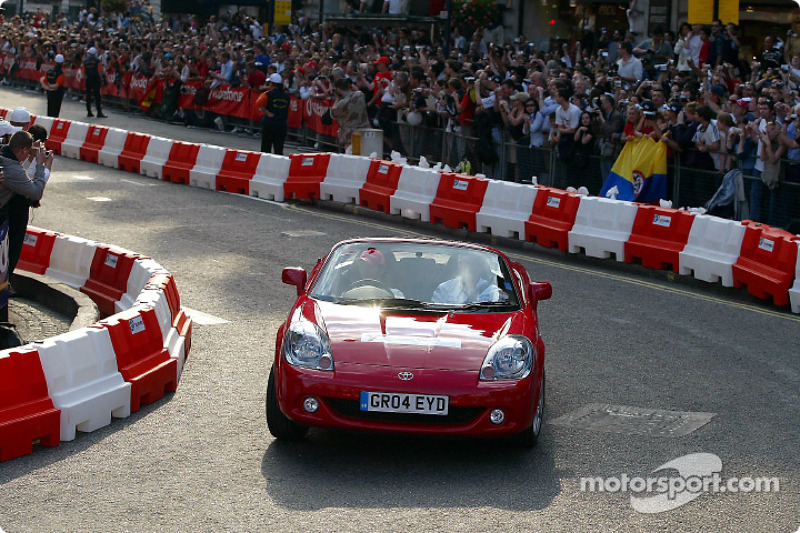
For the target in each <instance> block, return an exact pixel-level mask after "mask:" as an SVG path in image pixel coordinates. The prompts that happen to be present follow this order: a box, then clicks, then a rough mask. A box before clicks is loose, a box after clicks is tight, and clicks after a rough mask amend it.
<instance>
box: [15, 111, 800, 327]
mask: <svg viewBox="0 0 800 533" xmlns="http://www.w3.org/2000/svg"><path fill="white" fill-rule="evenodd" d="M2 111H4V110H3V109H2V108H0V112H2ZM36 120H37V122H41V123H42V124H50V126H51V127H50V137H49V139H48V146H49V147H50V148H51V149H55V150H56V151H57V152H58V150H60V148H61V144H62V142H64V141H65V140H67V138H68V137H69V138H70V139H71V138H72V136H75V135H77V134H78V133H79V131H78V130H77V129H76V130H75V131H73V132H72V134H70V133H69V132H70V129H71V128H72V127H74V126H73V124H80V123H70V122H69V121H65V120H60V119H55V120H53V119H49V118H48V117H37V118H36ZM80 127H81V126H78V129H79V128H80ZM92 131H93V130H92ZM91 134H92V133H91V131H90V132H89V135H91ZM123 135H124V136H125V140H124V142H123V141H122V136H123ZM151 139H152V138H151V137H150V136H147V135H143V134H138V133H128V132H124V131H123V130H114V129H113V128H112V129H109V130H108V132H107V133H106V137H105V141H104V144H103V148H102V150H100V151H99V154H98V161H99V162H100V163H101V164H107V165H109V166H116V167H117V168H120V169H121V170H130V171H133V172H139V170H140V165H139V161H140V160H141V159H143V158H144V157H145V156H146V155H147V153H148V145H149V143H151V142H152V141H151ZM87 142H88V141H87ZM167 142H168V143H172V144H170V147H171V148H170V150H169V151H168V152H167V151H166V150H158V152H159V155H158V161H159V162H157V163H154V166H153V172H155V173H156V175H158V174H157V173H158V172H161V177H162V178H163V179H165V180H168V181H173V182H176V183H187V182H188V183H189V184H190V185H193V186H196V187H202V188H206V189H212V190H214V189H222V190H227V191H228V192H238V193H240V194H249V195H250V196H253V197H258V198H264V199H268V200H274V201H278V202H282V201H284V200H286V199H293V198H294V199H315V198H323V199H328V200H334V201H341V202H346V203H357V204H359V205H362V204H366V205H364V207H367V208H370V209H379V210H382V211H384V212H387V211H388V212H391V213H392V214H395V215H400V216H402V217H404V218H409V219H417V220H421V221H423V222H429V221H430V220H431V219H432V218H433V220H434V221H436V222H441V223H443V224H445V225H446V226H450V227H455V228H467V229H468V230H470V231H476V230H480V231H483V232H487V231H489V232H491V233H493V234H495V235H500V236H507V237H509V238H518V239H520V240H523V239H524V240H529V241H535V242H538V243H539V244H541V245H543V246H557V247H558V248H559V249H561V250H567V249H568V250H569V251H570V252H571V253H577V252H579V251H583V252H584V253H585V254H586V255H588V256H591V257H600V258H608V257H610V256H611V255H612V254H613V255H614V256H615V257H616V259H617V260H619V261H623V260H624V261H627V262H633V261H635V260H637V259H638V260H641V263H642V265H643V266H645V267H647V268H657V269H662V268H667V267H669V268H671V269H672V270H673V271H675V272H679V271H680V272H681V273H682V274H684V275H688V274H694V276H695V277H696V278H697V279H701V280H705V281H710V282H713V281H715V280H719V281H721V282H722V284H723V285H725V286H727V285H730V284H731V283H734V284H735V285H736V286H744V285H747V286H748V290H751V291H754V293H755V294H757V295H761V297H766V296H773V297H774V300H775V303H776V304H777V305H785V303H787V302H788V301H789V299H791V302H792V311H793V312H796V313H800V271H798V267H796V266H795V267H792V268H789V267H788V266H787V264H786V263H787V257H789V259H791V257H796V255H797V253H796V250H795V251H794V254H792V253H791V250H794V248H793V247H791V246H788V247H787V246H783V242H784V241H785V240H787V239H788V240H790V241H791V240H792V239H794V238H795V237H794V236H789V237H787V235H788V234H786V235H783V236H782V237H781V239H780V242H778V244H779V248H781V250H783V251H782V252H781V253H778V254H767V255H765V256H761V257H758V258H753V257H749V256H750V255H758V254H751V253H750V252H753V249H752V246H749V247H747V248H746V247H745V246H744V245H742V247H741V250H740V251H739V250H737V246H738V244H739V234H740V232H741V231H742V230H741V228H739V224H738V223H736V222H730V221H722V220H721V219H716V218H714V217H701V218H698V217H695V215H694V214H693V213H689V212H686V211H678V210H675V209H667V208H661V207H655V206H649V205H641V204H635V203H629V202H621V201H616V200H609V199H605V198H595V197H585V196H584V197H580V196H576V195H574V194H571V193H568V192H566V191H559V190H557V189H551V188H546V187H535V188H534V187H532V186H524V185H517V184H511V183H505V182H496V181H491V180H485V179H482V178H480V177H473V176H465V175H458V174H453V173H441V172H436V171H434V170H431V169H424V168H419V167H412V166H400V165H397V164H396V163H391V162H385V161H372V160H370V159H369V158H364V157H356V156H346V155H339V154H329V153H312V154H293V155H291V156H290V157H284V156H277V155H272V154H260V156H257V155H253V158H255V157H259V159H258V162H257V164H255V165H253V161H251V160H249V158H250V155H249V154H251V153H249V152H242V151H236V150H231V151H228V150H226V149H225V148H221V147H216V146H210V145H205V144H201V145H198V144H193V143H183V142H172V141H167ZM68 146H69V143H68ZM71 150H72V149H71V148H69V147H68V148H67V151H68V152H70V151H71ZM117 151H119V154H118V155H117ZM162 152H163V153H162ZM153 153H155V149H154V150H153ZM106 154H110V155H106ZM228 154H234V155H228ZM242 154H248V155H245V156H242ZM253 154H255V153H253ZM237 155H238V156H239V157H242V158H243V159H244V160H245V161H246V162H244V161H243V162H241V163H243V165H244V166H243V168H241V169H240V168H238V167H239V166H242V165H240V164H238V163H240V162H233V163H237V164H232V162H231V161H228V164H227V166H226V165H225V164H224V163H225V160H226V157H227V158H228V159H230V158H231V157H233V158H236V156H237ZM115 159H116V161H114V160H115ZM161 159H164V161H163V163H160V161H161ZM159 163H160V165H161V166H160V167H159V168H158V169H157V168H156V167H158V166H159ZM381 165H384V166H385V168H386V170H387V172H386V173H385V176H384V175H381V176H378V174H379V173H378V172H377V171H378V170H379V169H380V168H381ZM244 167H246V168H244ZM253 167H255V170H254V171H253ZM390 168H391V170H392V172H389V169H390ZM143 171H145V172H150V171H149V170H148V165H147V164H145V165H144V168H143ZM251 171H253V172H252V175H251ZM398 172H399V175H398ZM227 174H230V175H227ZM370 176H372V179H370ZM378 178H381V179H378ZM383 178H385V179H383ZM373 182H374V183H373ZM378 182H380V183H378ZM372 189H375V190H374V191H373V190H372ZM511 189H513V191H512V190H511ZM501 191H502V192H501ZM543 191H546V192H543ZM362 196H364V198H362ZM387 197H388V210H387V207H386V205H385V202H386V198H387ZM531 197H533V200H532V203H533V208H532V210H531V212H530V215H529V217H528V218H527V220H525V221H524V230H523V231H520V222H521V218H522V214H524V213H525V211H526V210H527V205H528V203H529V202H531ZM540 204H541V205H540ZM695 222H696V224H695ZM737 228H738V229H737ZM767 229H768V230H769V231H770V232H771V231H772V230H773V229H774V228H769V227H768V226H762V231H764V230H767ZM784 233H785V232H784ZM71 239H74V238H71ZM745 240H746V239H745ZM767 241H771V239H770V238H767ZM759 242H761V241H759ZM71 248H72V247H71V246H70V241H69V239H67V240H64V238H62V237H58V238H56V240H55V243H54V245H53V252H54V253H53V255H54V256H58V257H59V259H57V260H55V261H51V263H50V265H49V266H48V268H47V272H46V275H50V276H51V277H54V278H55V279H59V280H61V281H64V282H65V283H68V284H70V285H72V286H74V287H82V286H83V285H84V283H86V281H87V279H88V278H89V277H90V275H89V272H87V269H88V267H89V266H90V265H88V266H87V265H86V259H85V257H78V255H80V254H79V253H77V254H76V253H75V251H74V250H73V251H72V252H70V249H71ZM786 254H788V255H786ZM732 261H733V263H731V262H732ZM770 262H774V264H769V263H770ZM790 262H791V261H790ZM69 263H73V265H70V264H69ZM89 263H90V264H91V260H90V261H89ZM793 264H794V263H793ZM75 265H82V268H74V267H75ZM736 265H738V267H737V266H736ZM754 265H758V266H754ZM729 266H730V269H731V271H732V272H736V271H737V270H738V272H739V274H738V277H739V278H740V279H739V281H736V279H731V278H732V277H733V278H736V274H733V275H729V273H728V268H729ZM751 268H752V269H755V271H754V272H749V270H748V269H751ZM776 272H777V274H776ZM778 274H779V275H778ZM775 276H778V277H779V278H780V280H779V281H778V280H777V278H776V279H772V280H771V281H770V278H771V277H773V278H775ZM745 278H746V279H745ZM787 282H788V285H787ZM792 282H794V285H792ZM767 289H768V290H767ZM117 290H120V289H117ZM775 293H780V294H775ZM134 294H135V293H134V292H130V291H127V290H124V291H123V292H122V296H120V300H117V301H116V302H114V304H115V306H117V307H124V306H125V305H128V304H129V303H130V302H131V301H132V299H133V295H134ZM123 300H124V303H118V302H123Z"/></svg>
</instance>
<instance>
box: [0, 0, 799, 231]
mask: <svg viewBox="0 0 800 533" xmlns="http://www.w3.org/2000/svg"><path fill="white" fill-rule="evenodd" d="M2 29H3V31H2V33H1V34H0V35H1V36H2V38H1V39H0V53H3V54H5V56H6V58H9V57H12V58H17V59H18V60H24V59H35V60H36V61H38V62H45V61H51V60H52V59H53V58H54V56H55V55H56V54H63V55H64V57H65V59H66V62H67V64H71V65H74V66H79V65H80V64H81V62H82V61H83V60H84V59H85V57H86V53H87V50H88V49H89V48H91V47H95V48H96V49H97V50H98V51H99V57H100V59H101V62H102V65H103V70H104V72H105V76H107V77H108V79H115V80H119V79H121V76H122V75H123V74H124V73H126V72H139V73H142V74H145V75H148V76H155V77H164V78H169V79H172V80H176V81H178V80H179V81H181V82H186V81H187V80H202V81H203V82H204V83H205V84H206V85H207V86H209V87H213V86H216V85H219V84H231V85H234V86H243V87H252V88H254V89H257V90H261V89H263V88H264V86H265V84H266V80H267V79H268V78H269V76H270V75H272V74H279V75H281V77H282V79H283V83H284V85H285V88H286V90H287V91H288V92H289V93H290V94H292V95H294V96H296V97H298V98H301V99H304V100H305V99H334V98H335V97H336V92H335V90H334V86H335V84H336V82H337V80H340V79H343V78H344V79H349V80H350V82H351V85H352V88H353V89H357V90H359V91H361V92H363V94H364V95H365V100H366V102H367V106H368V112H369V120H370V123H371V124H372V125H374V126H375V127H380V128H382V129H383V130H384V139H385V144H386V148H387V151H388V150H396V151H398V152H400V153H401V154H403V155H404V156H406V157H408V158H409V159H411V160H416V159H418V158H419V157H420V156H426V157H427V158H428V159H429V160H431V159H432V160H433V161H442V160H444V162H445V163H447V164H450V165H451V166H453V167H455V166H456V165H459V164H460V165H462V166H461V169H462V170H468V169H470V170H471V171H472V172H473V173H474V172H482V173H483V174H485V175H487V176H489V177H494V178H498V179H506V180H512V181H522V182H525V181H530V180H531V177H532V176H538V177H539V182H540V183H543V184H546V185H553V186H558V187H561V188H565V187H567V186H574V187H578V186H581V185H584V186H586V187H588V188H589V190H590V192H591V193H592V194H597V192H598V191H599V190H600V187H601V185H602V182H603V180H604V178H605V177H606V176H607V175H608V172H609V171H610V169H611V167H612V165H613V164H614V162H615V160H616V158H617V155H618V154H619V152H620V150H621V148H622V146H623V145H624V143H625V142H626V141H627V140H629V139H631V138H637V137H642V136H649V137H651V138H653V139H654V140H655V141H664V142H665V143H666V144H667V145H668V147H669V153H670V155H675V156H678V158H677V160H679V161H680V165H679V166H680V172H678V171H676V170H675V169H672V170H671V171H670V179H671V181H670V187H669V194H670V196H672V195H673V191H675V192H676V193H677V195H678V197H679V202H680V203H681V205H702V204H703V203H705V202H706V201H707V200H708V199H709V198H710V197H711V196H712V195H713V194H714V192H715V191H716V190H717V189H718V188H719V187H720V185H721V184H722V183H723V176H724V175H725V174H726V173H727V172H728V171H730V170H732V169H736V168H740V169H741V170H742V172H743V174H744V176H745V178H746V179H745V181H744V184H745V187H746V189H747V190H746V193H747V195H748V197H749V199H750V216H751V218H753V219H755V220H763V221H764V222H769V223H772V224H775V225H787V224H788V223H789V222H790V220H791V219H792V218H798V213H800V194H798V191H800V141H798V135H800V118H798V117H800V97H798V85H799V84H800V39H798V38H797V37H795V36H794V34H792V33H789V34H788V35H786V36H785V38H783V39H781V38H778V37H775V36H767V37H766V38H765V39H764V41H763V49H762V50H761V51H757V52H756V53H755V55H756V56H757V59H756V60H754V61H748V60H745V59H744V58H743V57H742V53H741V43H740V41H739V36H738V35H737V27H736V25H734V24H724V23H723V21H719V20H717V21H714V22H713V23H712V24H711V26H703V25H700V24H695V25H689V24H685V23H684V24H682V25H681V26H680V28H679V29H678V31H677V32H675V31H671V30H665V29H663V28H656V29H655V30H654V31H653V32H652V34H651V35H649V36H638V37H639V38H637V37H636V36H634V35H633V34H631V33H630V32H627V31H625V30H624V29H614V28H611V29H609V30H606V29H600V30H597V31H595V32H593V33H590V34H589V35H590V36H591V38H583V39H579V38H576V39H573V40H571V41H570V42H568V43H562V42H556V41H555V40H553V41H551V44H550V46H549V47H546V48H547V49H540V47H539V46H538V45H537V44H536V43H533V42H530V41H528V39H527V38H526V36H524V35H519V36H514V35H507V34H504V32H503V28H502V26H501V27H500V28H499V30H500V31H499V32H498V31H497V30H498V28H497V25H496V24H495V25H494V26H493V27H491V28H489V29H486V28H478V29H476V30H474V31H469V32H464V34H462V33H461V32H460V31H459V30H460V28H455V29H454V31H453V32H452V39H451V42H449V43H443V42H442V41H441V40H437V39H436V38H435V37H434V38H433V40H432V36H431V34H430V32H429V31H427V30H424V29H420V30H416V29H413V27H410V28H405V27H403V26H402V25H397V26H396V27H391V28H384V29H377V28H365V27H360V26H352V27H349V28H346V27H333V26H330V25H329V24H328V23H323V24H319V23H318V22H317V21H313V20H311V19H310V18H309V17H308V16H306V15H305V14H304V13H303V12H302V10H299V11H295V12H294V14H293V18H292V24H290V25H289V26H286V27H276V28H275V30H274V31H273V32H270V34H266V33H265V29H264V26H263V24H262V23H261V22H260V21H258V20H256V19H255V18H253V17H250V16H248V15H246V14H245V13H243V12H237V13H231V14H228V15H225V16H220V17H210V18H209V19H208V20H201V19H200V18H198V17H197V16H191V15H175V16H169V15H165V16H164V17H162V18H161V19H160V20H159V21H155V20H153V17H152V16H151V15H150V11H149V9H148V6H147V4H146V3H142V0H133V2H132V7H131V12H129V13H125V14H117V15H114V16H103V15H102V14H100V13H97V12H94V11H86V10H84V11H82V12H81V16H80V18H79V20H77V21H70V20H67V18H66V17H64V16H63V15H62V16H59V17H57V18H54V19H52V20H51V19H50V18H49V17H48V16H42V15H26V16H25V17H14V18H12V19H10V20H8V21H6V22H4V23H3V25H2ZM13 65H14V63H13V62H9V61H8V60H7V61H6V62H5V64H4V69H5V73H4V74H5V76H6V77H7V78H9V77H13V68H14V66H13ZM181 114H182V113H181V110H177V116H181ZM217 126H220V124H219V123H218V124H217ZM587 169H589V170H587ZM678 175H679V176H680V181H679V184H677V185H675V184H674V182H673V181H672V180H673V179H674V178H675V176H678ZM673 187H674V188H673ZM762 207H763V209H762ZM722 214H723V215H726V214H727V215H729V214H730V213H727V212H724V210H723V213H722Z"/></svg>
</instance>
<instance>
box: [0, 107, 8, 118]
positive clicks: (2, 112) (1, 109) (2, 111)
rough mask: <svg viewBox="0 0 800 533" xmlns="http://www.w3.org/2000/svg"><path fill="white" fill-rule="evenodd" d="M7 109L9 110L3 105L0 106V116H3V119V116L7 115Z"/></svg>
mask: <svg viewBox="0 0 800 533" xmlns="http://www.w3.org/2000/svg"><path fill="white" fill-rule="evenodd" d="M9 111H10V110H9V109H6V108H5V107H0V117H3V120H5V118H6V116H7V115H8V112H9Z"/></svg>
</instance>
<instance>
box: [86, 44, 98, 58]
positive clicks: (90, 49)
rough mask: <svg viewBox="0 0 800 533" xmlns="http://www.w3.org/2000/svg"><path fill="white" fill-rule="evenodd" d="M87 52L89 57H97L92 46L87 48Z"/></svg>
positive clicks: (95, 49) (95, 50)
mask: <svg viewBox="0 0 800 533" xmlns="http://www.w3.org/2000/svg"><path fill="white" fill-rule="evenodd" d="M87 52H88V53H89V55H90V56H96V55H97V48H95V47H94V46H92V47H91V48H89V50H87Z"/></svg>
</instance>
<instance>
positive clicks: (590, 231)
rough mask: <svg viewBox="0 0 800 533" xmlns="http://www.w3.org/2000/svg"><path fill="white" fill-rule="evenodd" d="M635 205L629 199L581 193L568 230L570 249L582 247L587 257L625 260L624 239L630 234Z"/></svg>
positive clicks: (572, 250) (625, 240) (570, 250)
mask: <svg viewBox="0 0 800 533" xmlns="http://www.w3.org/2000/svg"><path fill="white" fill-rule="evenodd" d="M638 209H639V208H638V206H637V205H636V204H634V203H631V202H623V201H621V200H611V199H609V198H599V197H596V196H582V197H581V203H580V204H579V205H578V212H577V214H576V215H575V224H574V225H573V226H572V230H571V231H570V232H569V252H570V253H573V254H575V253H578V252H579V251H580V249H581V248H583V249H584V252H585V253H586V255H588V256H589V257H599V258H601V259H608V258H609V257H611V254H612V253H613V254H614V256H615V257H616V259H617V261H621V262H624V261H625V243H626V242H627V241H628V239H629V238H630V236H631V230H632V229H633V220H634V219H635V218H636V211H637V210H638Z"/></svg>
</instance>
